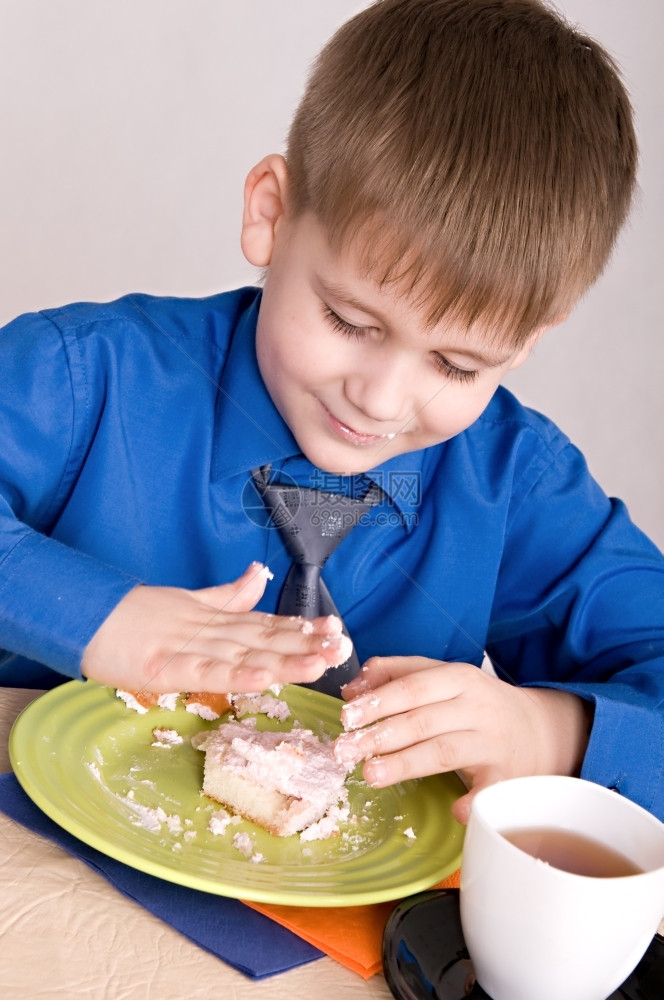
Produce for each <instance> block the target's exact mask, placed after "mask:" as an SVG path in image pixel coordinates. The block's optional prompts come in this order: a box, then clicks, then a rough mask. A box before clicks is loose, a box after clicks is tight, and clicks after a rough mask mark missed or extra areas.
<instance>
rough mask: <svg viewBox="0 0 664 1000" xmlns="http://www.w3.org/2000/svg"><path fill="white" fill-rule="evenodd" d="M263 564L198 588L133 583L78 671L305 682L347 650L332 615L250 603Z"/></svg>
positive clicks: (189, 682)
mask: <svg viewBox="0 0 664 1000" xmlns="http://www.w3.org/2000/svg"><path fill="white" fill-rule="evenodd" d="M268 578H269V571H268V570H267V568H266V567H265V566H262V565H261V564H260V563H252V565H251V566H249V568H248V569H247V570H246V572H245V573H244V574H243V575H242V576H241V577H240V578H239V579H237V580H235V581H234V582H233V583H228V584H223V585H221V586H218V587H207V588H205V589H204V590H183V589H179V588H177V587H148V586H142V585H141V586H137V587H135V588H134V589H133V590H131V591H130V592H129V593H128V594H127V595H126V596H125V597H124V598H123V599H122V601H120V603H119V604H118V605H117V607H115V608H114V610H113V611H112V612H111V614H110V615H109V616H108V618H107V619H106V621H105V622H104V623H103V625H101V626H100V628H99V629H98V630H97V632H96V633H95V634H94V636H93V637H92V639H91V640H90V642H89V643H88V645H87V647H86V649H85V652H84V654H83V660H82V664H81V669H82V672H83V675H84V677H88V678H90V679H91V680H95V681H98V682H99V683H100V684H107V685H109V686H110V687H115V688H121V689H128V690H132V691H138V690H144V691H154V692H159V693H162V692H168V691H209V692H228V691H232V692H237V693H239V692H250V691H264V690H265V689H266V688H268V687H269V686H270V685H271V684H285V683H288V682H293V683H305V684H308V683H311V682H312V681H315V680H316V679H317V678H318V677H320V676H322V674H323V673H324V672H325V670H326V669H327V668H328V667H330V666H334V665H336V664H337V663H342V662H343V661H344V660H345V659H347V657H348V655H349V650H348V642H349V640H348V639H347V638H346V637H345V636H344V637H341V623H340V621H339V619H338V618H333V617H326V618H316V619H312V620H311V622H310V623H309V622H307V624H306V631H304V628H305V621H306V620H305V619H302V618H289V617H284V616H282V615H270V614H265V613H263V612H258V611H252V610H251V609H252V608H253V607H254V606H255V605H256V604H257V603H258V601H259V600H260V599H261V597H262V595H263V591H264V590H265V584H266V582H267V580H268Z"/></svg>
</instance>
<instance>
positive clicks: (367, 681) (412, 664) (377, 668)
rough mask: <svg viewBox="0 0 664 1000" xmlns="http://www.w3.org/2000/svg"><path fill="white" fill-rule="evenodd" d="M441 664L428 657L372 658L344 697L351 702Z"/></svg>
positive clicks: (344, 693) (347, 689)
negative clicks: (405, 676)
mask: <svg viewBox="0 0 664 1000" xmlns="http://www.w3.org/2000/svg"><path fill="white" fill-rule="evenodd" d="M440 662H441V661H440V660H431V659H429V658H428V657H426V656H372V657H371V658H370V659H369V660H367V661H366V663H364V664H363V666H362V669H361V670H360V672H359V674H358V675H357V677H354V678H353V680H352V681H350V682H349V683H348V684H346V686H345V687H344V689H343V691H342V694H343V697H344V698H345V700H346V701H350V700H351V699H353V698H356V697H358V696H359V695H362V694H365V693H367V692H369V691H375V690H376V688H379V687H382V686H383V685H384V684H388V683H389V682H390V681H391V680H395V679H397V678H399V677H402V676H404V675H407V674H411V673H413V672H414V671H416V670H426V669H427V667H431V666H440Z"/></svg>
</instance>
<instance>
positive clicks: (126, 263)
mask: <svg viewBox="0 0 664 1000" xmlns="http://www.w3.org/2000/svg"><path fill="white" fill-rule="evenodd" d="M364 6H366V4H365V3H362V2H352V0H325V2H315V0H279V2H274V0H241V2H232V3H231V2H227V0H57V2H55V0H0V136H1V137H2V140H1V142H2V148H1V155H0V204H1V214H0V322H2V321H5V320H8V319H10V318H11V317H12V316H14V315H16V314H18V313H19V312H23V311H26V310H31V309H39V308H43V307H46V306H51V305H58V304H61V303H64V302H68V301H73V300H77V299H108V298H112V297H115V296H117V295H120V294H123V293H125V292H129V291H147V292H153V293H170V294H175V295H205V294H209V293H211V292H214V291H218V290H220V289H224V288H231V287H234V286H236V285H238V284H240V283H245V282H252V281H254V280H255V274H254V272H253V271H252V270H251V269H250V268H249V267H248V266H247V265H246V264H245V263H244V261H243V258H242V256H241V253H240V249H239V242H238V234H239V222H240V209H241V192H242V184H243V181H244V176H245V174H246V172H247V170H248V169H249V167H251V166H252V164H253V163H254V162H255V161H256V160H258V159H259V158H260V157H261V156H262V155H263V154H264V153H266V152H271V151H280V150H281V149H282V148H283V140H284V136H285V133H286V130H287V126H288V122H289V118H290V115H291V112H292V110H293V108H294V106H295V104H296V102H297V100H298V98H299V95H300V92H301V88H302V84H303V80H304V76H305V73H306V71H307V67H308V65H309V63H310V61H311V59H312V58H313V56H314V55H315V53H316V52H317V51H318V49H319V48H320V46H321V45H322V43H323V42H324V41H325V39H326V38H327V37H328V36H329V35H330V34H331V32H332V31H333V30H334V29H335V28H336V27H337V25H338V24H339V23H341V22H342V21H343V20H345V19H346V18H347V17H348V16H350V15H351V14H353V13H355V12H356V11H357V10H359V9H361V8H362V7H364ZM557 6H558V9H559V10H561V11H562V12H563V13H564V14H565V15H566V16H567V17H568V19H570V20H571V21H573V22H576V23H579V24H580V25H582V26H583V27H584V28H585V29H586V30H587V31H588V32H589V33H590V34H593V35H595V36H596V37H598V38H599V39H600V40H601V41H603V42H604V44H605V45H606V46H607V47H608V48H609V50H610V51H611V52H612V53H613V54H614V56H615V57H616V59H617V60H618V62H619V64H620V65H621V67H622V69H623V74H624V77H625V79H626V82H627V85H628V87H629V90H630V93H631V95H632V100H633V103H634V106H635V109H636V114H637V126H638V130H639V136H640V142H641V172H640V194H639V200H638V204H637V205H636V207H635V211H634V213H633V215H632V218H631V222H630V225H629V228H628V230H627V231H626V232H625V233H624V235H623V237H622V241H621V243H620V246H619V248H618V251H617V253H616V255H615V257H614V259H613V261H612V263H611V265H610V267H609V269H608V271H607V272H606V274H605V275H604V277H603V278H602V280H601V281H600V282H599V284H598V285H597V286H596V287H595V288H594V289H593V290H592V291H591V292H590V293H589V294H588V296H587V297H586V298H585V299H584V301H583V302H582V303H581V304H580V306H579V307H578V309H577V311H576V313H575V314H574V315H573V316H572V317H571V318H570V319H569V320H568V321H567V322H566V323H565V324H564V326H563V327H560V328H558V329H557V330H555V331H553V332H551V333H550V334H549V335H548V337H546V338H545V339H544V341H543V342H542V343H541V345H539V346H538V348H537V350H536V351H535V353H534V355H533V357H532V359H531V360H530V361H529V362H528V364H527V365H526V366H524V367H523V368H522V369H520V371H518V372H516V373H514V375H512V376H511V377H510V381H509V385H510V387H511V388H513V389H514V390H515V391H516V392H517V393H518V395H520V397H521V398H522V399H523V400H524V401H525V402H526V403H528V404H530V405H532V406H535V407H537V408H538V409H541V410H544V411H545V412H547V413H548V414H549V415H550V416H552V417H553V418H554V419H555V420H556V421H557V422H558V423H559V424H560V426H561V427H562V428H563V429H564V430H565V431H566V432H567V433H568V434H570V436H571V437H572V438H573V439H574V440H575V441H576V442H577V443H578V444H579V445H580V446H581V448H582V449H583V450H584V451H585V453H586V455H587V457H588V460H589V463H590V466H591V469H592V470H593V472H594V473H595V475H596V476H597V478H598V479H599V480H600V482H601V483H602V485H603V486H604V488H605V489H606V490H607V491H608V492H609V493H611V494H616V495H619V496H622V497H623V499H625V500H626V501H627V503H628V505H629V507H630V510H631V512H632V515H633V517H634V519H635V520H636V521H637V523H639V524H640V525H641V526H642V527H643V528H644V529H645V530H646V531H647V532H648V533H649V534H650V535H651V536H652V537H653V538H654V539H655V541H657V543H658V544H659V545H660V546H664V461H663V457H662V456H663V451H664V449H663V444H664V430H663V425H664V421H663V419H662V416H663V407H662V402H661V397H662V391H661V387H660V383H661V379H662V374H663V372H664V346H663V345H662V327H663V323H662V320H663V318H664V305H663V303H662V289H661V285H662V283H663V280H664V274H663V273H662V250H661V245H662V234H663V233H664V204H663V201H664V199H663V197H662V191H663V182H662V177H664V150H663V139H662V131H663V130H662V127H661V126H662V122H663V121H664V114H663V111H664V108H663V104H664V86H663V78H664V72H663V69H662V53H661V40H662V37H663V36H664V3H662V0H560V2H559V3H558V5H557ZM0 365H1V355H0Z"/></svg>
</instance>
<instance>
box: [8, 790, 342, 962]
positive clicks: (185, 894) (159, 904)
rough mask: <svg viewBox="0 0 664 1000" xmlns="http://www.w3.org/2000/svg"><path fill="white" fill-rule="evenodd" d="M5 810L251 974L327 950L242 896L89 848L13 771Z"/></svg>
mask: <svg viewBox="0 0 664 1000" xmlns="http://www.w3.org/2000/svg"><path fill="white" fill-rule="evenodd" d="M0 810H1V811H2V812H4V813H5V814H6V815H7V816H9V817H10V818H11V819H13V820H16V822H17V823H21V824H22V825H23V826H26V827H27V828H28V829H29V830H32V831H33V832H34V833H38V834H40V835H41V836H43V837H47V838H48V839H49V840H52V841H54V842H55V843H56V844H58V846H59V847H63V848H64V849H65V850H66V851H69V853H70V854H73V855H74V857H77V858H80V860H81V861H84V862H85V864H86V865H89V866H90V868H92V869H93V870H94V871H96V872H99V874H100V875H103V876H104V878H106V879H108V881H109V882H110V883H111V885H113V886H115V888H116V889H118V890H119V891H120V892H122V893H123V894H124V895H125V896H128V897H129V899H133V900H134V901H135V902H137V903H140V904H141V906H144V907H145V909H146V910H149V911H150V913H153V914H154V915H155V916H156V917H159V919H160V920H163V921H164V922H165V923H167V924H170V925H171V927H174V928H175V929H176V930H178V931H180V933H181V934H184V936H185V937H188V938H189V940H190V941H193V942H194V944H197V945H200V947H201V948H205V949H206V950H207V951H210V952H212V954H213V955H216V956H217V957H218V958H221V959H222V960H223V961H224V962H227V963H228V964H229V965H232V966H233V967H234V968H236V969H239V971H240V972H243V973H244V974H245V975H246V976H250V977H252V978H254V979H262V978H264V977H265V976H272V975H274V974H275V973H277V972H286V971H287V970H288V969H294V968H295V967H296V966H298V965H305V964H306V963H307V962H313V961H314V959H316V958H321V957H322V955H323V952H322V951H319V950H318V949H317V948H314V947H312V945H310V944H307V942H306V941H303V940H302V939H301V938H299V937H297V935H296V934H292V933H291V932H290V931H288V930H286V929H285V928H284V927H281V926H280V925H279V924H276V923H274V921H272V920H270V919H269V918H268V917H265V916H263V915H262V914H261V913H257V912H256V911H255V910H252V909H250V908H249V907H248V906H244V904H243V903H241V902H240V901H239V900H237V899H228V898H227V897H225V896H217V895H214V894H213V893H208V892H201V891H199V890H198V889H188V888H186V887H185V886H181V885H175V884H174V883H172V882H165V881H163V880H162V879H159V878H155V876H154V875H146V874H145V873H144V872H139V871H136V869H134V868H129V867H127V865H124V864H122V863H121V862H120V861H115V860H113V858H109V857H106V855H105V854H101V853H100V852H99V851H96V850H95V849H94V848H93V847H88V845H87V844H84V843H83V842H82V841H81V840H78V839H77V838H76V837H73V836H72V835H71V834H69V833H67V831H66V830H63V829H62V828H61V827H59V826H58V825H57V823H54V822H53V821H52V820H50V819H49V818H48V816H47V815H46V814H45V813H43V812H42V811H41V809H39V808H38V807H37V806H36V805H35V804H34V802H33V801H32V800H31V799H30V798H29V797H28V796H27V795H26V794H25V792H24V791H23V789H22V788H21V786H20V785H19V783H18V781H17V779H16V777H15V775H14V774H12V773H10V774H0Z"/></svg>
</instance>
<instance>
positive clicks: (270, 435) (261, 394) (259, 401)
mask: <svg viewBox="0 0 664 1000" xmlns="http://www.w3.org/2000/svg"><path fill="white" fill-rule="evenodd" d="M259 305H260V295H257V296H256V298H255V300H254V301H253V302H252V304H251V305H250V306H249V308H248V309H247V310H246V311H245V312H244V313H242V314H241V316H240V319H239V321H238V323H237V325H236V327H235V330H234V331H233V335H232V339H231V343H230V348H229V351H228V354H227V356H226V362H225V364H224V370H223V372H222V375H221V380H220V384H219V393H218V396H217V412H216V433H215V442H214V460H213V466H212V467H213V478H214V479H225V478H228V477H230V476H235V475H238V474H240V473H242V472H246V471H247V470H249V469H253V468H255V467H256V466H259V465H265V464H266V463H268V462H276V461H280V460H282V459H284V458H287V457H288V456H289V455H297V454H298V453H299V451H300V449H299V447H298V444H297V442H296V440H295V438H294V437H293V435H292V434H291V432H290V430H289V428H288V427H287V425H286V424H285V423H284V421H283V419H282V417H281V414H280V413H279V411H278V410H277V408H276V406H275V405H274V403H273V402H272V399H271V398H270V394H269V393H268V391H267V388H266V386H265V383H264V382H263V379H262V377H261V373H260V371H259V369H258V361H257V360H256V321H257V319H258V308H259Z"/></svg>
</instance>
